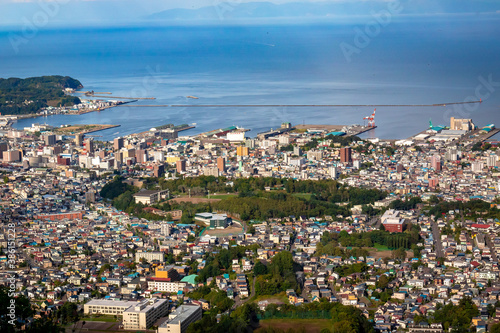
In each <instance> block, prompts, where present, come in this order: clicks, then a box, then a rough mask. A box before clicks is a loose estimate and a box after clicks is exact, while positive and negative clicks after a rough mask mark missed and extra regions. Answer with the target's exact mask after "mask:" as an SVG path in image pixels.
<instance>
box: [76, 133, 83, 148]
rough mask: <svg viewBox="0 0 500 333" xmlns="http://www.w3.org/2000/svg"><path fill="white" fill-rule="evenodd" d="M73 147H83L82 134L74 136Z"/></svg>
mask: <svg viewBox="0 0 500 333" xmlns="http://www.w3.org/2000/svg"><path fill="white" fill-rule="evenodd" d="M75 145H76V146H77V147H81V146H82V145H83V134H76V135H75Z"/></svg>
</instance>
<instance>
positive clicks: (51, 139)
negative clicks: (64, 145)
mask: <svg viewBox="0 0 500 333" xmlns="http://www.w3.org/2000/svg"><path fill="white" fill-rule="evenodd" d="M43 140H44V141H45V144H46V145H47V146H53V145H55V144H56V136H55V135H54V134H48V135H44V136H43Z"/></svg>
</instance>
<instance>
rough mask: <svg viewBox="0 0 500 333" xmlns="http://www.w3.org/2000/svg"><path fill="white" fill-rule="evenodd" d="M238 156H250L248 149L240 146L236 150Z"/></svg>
mask: <svg viewBox="0 0 500 333" xmlns="http://www.w3.org/2000/svg"><path fill="white" fill-rule="evenodd" d="M236 155H238V156H248V147H243V146H238V148H236Z"/></svg>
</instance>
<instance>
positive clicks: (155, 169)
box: [153, 164, 165, 178]
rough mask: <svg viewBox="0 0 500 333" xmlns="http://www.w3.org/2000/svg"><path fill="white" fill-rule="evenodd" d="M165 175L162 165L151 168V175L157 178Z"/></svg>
mask: <svg viewBox="0 0 500 333" xmlns="http://www.w3.org/2000/svg"><path fill="white" fill-rule="evenodd" d="M164 174H165V165H163V164H155V166H154V167H153V175H154V176H155V177H157V178H159V177H163V175H164Z"/></svg>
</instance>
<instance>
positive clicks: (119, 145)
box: [113, 138, 123, 150]
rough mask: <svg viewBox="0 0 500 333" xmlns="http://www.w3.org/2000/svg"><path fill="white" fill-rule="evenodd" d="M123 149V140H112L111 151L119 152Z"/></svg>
mask: <svg viewBox="0 0 500 333" xmlns="http://www.w3.org/2000/svg"><path fill="white" fill-rule="evenodd" d="M122 148H123V138H116V139H114V140H113V149H114V150H120V149H122Z"/></svg>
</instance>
